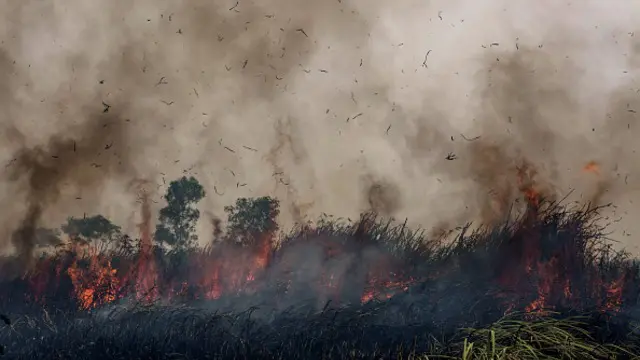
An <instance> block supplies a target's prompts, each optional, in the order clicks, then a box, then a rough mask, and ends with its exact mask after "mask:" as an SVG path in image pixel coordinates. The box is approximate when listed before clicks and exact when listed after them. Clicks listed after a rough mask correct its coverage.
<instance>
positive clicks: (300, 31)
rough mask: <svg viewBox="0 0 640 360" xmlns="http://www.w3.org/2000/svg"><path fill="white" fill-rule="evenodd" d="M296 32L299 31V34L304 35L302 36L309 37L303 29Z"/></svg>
mask: <svg viewBox="0 0 640 360" xmlns="http://www.w3.org/2000/svg"><path fill="white" fill-rule="evenodd" d="M296 31H297V32H299V33H302V35H304V36H306V37H309V35H307V33H306V32H305V31H304V29H303V28H300V29H296Z"/></svg>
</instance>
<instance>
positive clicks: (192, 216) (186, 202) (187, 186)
mask: <svg viewBox="0 0 640 360" xmlns="http://www.w3.org/2000/svg"><path fill="white" fill-rule="evenodd" d="M205 195H206V193H205V191H204V188H203V187H202V185H200V183H199V182H198V180H196V179H195V178H194V177H193V176H192V177H189V178H187V177H186V176H183V177H182V178H180V179H179V180H174V181H172V182H171V183H170V184H169V188H168V189H167V193H166V194H165V196H164V199H165V200H166V201H167V206H165V207H164V208H162V209H160V216H159V218H158V221H159V223H158V225H156V232H155V241H156V242H157V243H158V244H159V245H160V246H164V245H168V246H171V247H173V249H174V250H184V249H187V248H190V247H193V246H194V245H195V243H196V241H197V240H198V236H197V235H196V234H195V233H194V231H195V227H196V223H197V222H198V219H199V218H200V211H199V210H198V209H196V208H195V205H196V204H197V203H198V202H199V201H200V200H202V198H204V197H205Z"/></svg>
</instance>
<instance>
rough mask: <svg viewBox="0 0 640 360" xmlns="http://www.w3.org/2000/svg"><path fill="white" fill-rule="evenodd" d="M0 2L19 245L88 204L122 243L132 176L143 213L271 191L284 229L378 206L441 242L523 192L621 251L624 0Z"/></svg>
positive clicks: (11, 196) (10, 196)
mask: <svg viewBox="0 0 640 360" xmlns="http://www.w3.org/2000/svg"><path fill="white" fill-rule="evenodd" d="M2 8H3V12H2V26H0V104H1V106H2V108H3V111H2V113H1V114H0V121H1V127H2V135H1V136H2V142H1V144H2V147H3V148H2V151H1V152H0V153H1V154H2V158H1V159H0V160H1V161H4V164H5V165H4V166H5V168H4V171H3V176H2V191H3V197H2V200H3V206H2V208H3V209H4V211H3V213H2V224H0V225H1V228H2V229H3V231H4V234H5V236H4V238H5V239H12V242H13V246H14V247H15V248H16V249H17V250H18V251H20V252H21V253H23V254H26V253H29V252H31V251H32V250H33V248H34V246H35V244H34V242H33V240H32V239H34V238H35V237H34V233H35V231H36V229H37V228H38V227H39V226H45V225H49V226H52V225H57V224H59V223H60V222H61V221H63V220H64V217H66V216H72V215H73V216H81V215H82V213H84V212H86V213H98V212H99V213H102V214H104V215H105V216H106V217H108V218H111V219H113V220H114V222H116V223H118V224H119V225H122V226H123V227H124V228H125V229H127V228H128V229H129V230H134V229H135V225H136V224H137V223H139V222H140V220H139V219H138V217H139V214H138V212H139V204H137V203H136V194H135V191H134V190H132V187H131V184H132V181H139V180H145V181H147V182H149V183H151V184H157V186H156V185H151V186H149V188H150V189H151V191H152V193H151V195H150V196H151V201H152V204H151V205H152V206H154V207H155V208H156V209H157V207H159V206H161V204H160V203H159V199H160V196H161V194H162V193H163V192H164V189H165V186H166V185H165V184H166V183H168V181H169V180H170V179H173V178H175V177H177V176H179V175H181V174H182V173H191V174H194V175H195V176H197V177H198V179H199V180H200V181H202V182H203V184H204V186H205V188H207V189H209V191H208V193H209V194H210V195H209V196H208V197H207V198H205V201H204V202H203V204H202V206H203V207H204V209H203V210H206V211H207V213H210V214H213V215H212V218H216V219H217V216H218V214H221V209H222V207H223V206H224V205H227V204H230V203H232V202H233V201H234V199H235V198H237V197H241V196H243V197H249V196H260V195H272V196H276V197H278V198H280V199H281V201H282V203H283V209H282V210H283V212H282V215H283V220H284V222H285V224H286V223H289V224H290V223H291V222H294V221H295V222H300V221H305V220H307V219H313V218H315V217H316V216H317V215H319V214H320V213H321V212H326V213H331V214H335V215H337V216H345V217H349V216H350V217H355V216H357V214H358V213H360V212H361V211H365V210H371V209H373V210H376V211H378V212H380V213H381V214H384V215H385V216H391V217H395V218H397V219H404V218H405V217H408V218H409V220H410V222H413V223H418V224H420V225H422V226H424V227H426V228H428V229H431V228H433V229H436V230H437V231H440V230H446V229H447V228H450V227H455V226H457V225H460V224H461V223H464V222H466V221H471V220H474V221H485V222H486V221H496V220H499V219H501V218H502V217H504V216H505V214H506V213H507V212H508V211H509V208H510V207H511V205H512V203H513V201H515V200H516V199H518V198H519V197H520V196H521V192H520V190H521V189H519V187H521V186H522V182H523V181H529V182H532V183H535V186H536V188H537V190H538V191H540V192H542V193H544V194H546V195H547V196H548V197H551V198H562V197H563V196H564V195H566V194H567V193H569V192H570V191H571V190H574V191H573V192H572V193H571V194H572V196H571V198H570V199H571V201H573V200H576V201H580V202H587V201H594V202H597V203H607V202H614V204H615V205H616V206H617V212H619V214H616V215H615V216H616V217H612V218H611V219H612V221H617V220H615V219H617V216H622V217H623V220H622V221H621V222H620V223H619V224H618V225H619V227H618V228H616V229H615V230H616V231H617V233H616V235H615V236H614V237H617V238H619V239H621V240H623V245H626V246H628V247H629V246H634V245H635V244H630V243H624V239H626V235H627V234H629V233H631V234H633V233H634V230H635V231H637V230H640V229H638V228H637V226H638V225H634V224H632V222H633V220H632V219H633V217H634V216H636V213H635V212H634V209H635V208H636V205H635V203H636V202H637V201H638V200H640V199H638V190H639V188H638V187H639V185H640V182H639V181H640V178H639V176H640V173H639V172H638V170H640V167H639V164H638V161H637V160H636V154H635V153H636V149H635V145H634V140H635V138H636V137H637V136H638V135H640V134H639V133H638V132H639V131H640V127H639V126H638V123H637V121H638V118H639V116H640V113H639V112H640V99H639V97H640V92H639V90H638V89H639V88H640V85H639V84H638V75H639V72H638V65H640V43H639V42H638V37H639V36H640V35H636V31H637V30H638V29H637V24H640V8H638V7H637V6H635V5H634V4H633V3H632V2H628V1H627V2H625V1H616V2H605V1H598V0H593V1H587V0H584V1H581V2H579V3H566V2H559V1H507V0H503V1H501V0H491V1H482V2H478V1H462V0H459V1H450V0H449V1H427V2H425V1H414V0H409V1H404V2H389V1H379V0H376V1H357V0H354V1H348V0H338V1H285V0H267V1H259V2H258V1H255V2H254V1H246V0H240V1H235V0H232V1H220V0H216V1H204V0H194V1H183V2H175V1H167V0H160V1H158V0H154V1H151V0H140V1H136V2H135V5H134V3H132V2H127V1H122V0H116V1H99V0H82V1H79V0H71V1H64V2H63V1H52V2H41V1H35V0H25V1H14V2H10V1H8V0H4V3H3V6H2ZM639 34H640V33H639ZM588 164H592V165H591V166H587V165H588ZM585 166H587V167H585ZM585 169H587V170H590V171H585ZM523 172H524V173H523ZM525 173H526V174H525ZM523 174H524V175H523ZM525 178H526V179H525ZM165 179H166V181H165ZM214 190H215V191H214ZM154 199H156V200H154ZM156 202H157V203H156ZM152 210H155V209H152ZM134 215H135V216H134ZM624 219H626V220H627V223H625V222H624ZM629 220H631V221H629ZM199 226H200V227H201V229H200V231H201V232H202V233H203V234H211V233H212V229H211V228H210V227H211V223H210V222H206V221H201V222H200V225H199ZM634 226H635V227H634ZM11 234H13V235H11ZM200 238H201V239H207V237H206V236H201V237H200ZM7 243H8V242H7Z"/></svg>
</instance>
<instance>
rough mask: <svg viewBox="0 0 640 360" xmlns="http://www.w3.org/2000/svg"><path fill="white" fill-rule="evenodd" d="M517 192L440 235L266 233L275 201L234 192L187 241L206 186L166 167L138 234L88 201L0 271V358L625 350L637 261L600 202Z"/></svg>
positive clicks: (362, 222)
mask: <svg viewBox="0 0 640 360" xmlns="http://www.w3.org/2000/svg"><path fill="white" fill-rule="evenodd" d="M525 195H526V198H527V200H528V206H527V209H526V211H524V212H523V213H522V214H521V215H520V216H517V217H515V218H512V219H511V220H508V221H505V222H503V223H502V224H498V225H492V227H489V228H480V229H478V230H472V229H471V227H470V226H467V227H463V228H459V229H457V235H456V236H455V239H453V240H452V241H451V240H450V241H444V240H442V239H441V238H433V239H430V238H428V237H427V236H426V235H425V234H424V233H423V232H422V231H415V230H411V229H409V228H407V226H406V225H405V224H402V223H396V222H392V221H387V220H385V219H382V218H380V217H379V216H378V215H377V214H376V213H374V212H369V213H365V214H362V215H361V217H360V218H359V219H358V220H357V221H348V220H345V219H335V218H332V217H330V216H325V217H322V218H320V219H318V221H316V222H315V223H314V224H312V225H311V224H304V225H300V226H298V227H296V228H294V229H293V230H291V231H290V232H288V233H283V232H282V231H281V230H280V229H279V228H278V223H277V216H278V214H279V203H278V201H277V200H276V199H273V198H270V197H262V198H254V199H248V198H243V199H238V200H237V201H236V203H235V204H233V205H230V206H227V207H226V208H225V211H226V213H227V222H226V230H225V231H221V229H220V228H219V226H220V224H219V222H217V223H216V224H217V225H216V226H215V234H213V236H212V239H214V241H212V242H211V243H210V244H209V245H208V246H206V247H204V248H203V247H199V246H197V241H198V239H197V237H196V236H195V234H194V233H195V224H196V222H197V221H198V220H199V217H200V213H199V211H198V210H197V209H196V204H197V203H198V201H200V200H201V199H202V198H203V197H205V196H206V192H205V190H204V189H203V187H202V186H201V185H200V184H199V183H198V181H197V180H196V179H195V178H193V177H190V178H187V177H183V178H181V179H178V180H176V181H174V182H172V183H171V184H170V186H169V188H168V191H167V194H166V196H165V200H166V207H164V208H163V209H162V210H161V211H160V213H159V217H158V222H157V226H156V229H155V232H153V234H152V233H151V232H150V231H149V229H148V228H149V223H148V222H149V212H148V208H147V211H146V214H147V215H144V214H145V211H144V209H143V218H144V219H143V220H144V221H145V222H147V223H146V224H144V223H143V224H142V226H141V228H142V229H141V231H140V234H141V235H140V238H138V239H134V238H131V237H130V236H129V235H127V234H124V233H123V232H122V230H121V228H120V227H118V226H116V225H114V224H112V223H111V222H110V221H109V220H108V219H107V218H105V217H103V216H101V215H95V216H85V217H83V218H69V219H68V221H67V222H66V223H65V224H63V225H62V226H61V227H60V229H39V230H38V231H37V232H36V233H38V234H41V235H42V237H43V239H45V238H46V239H47V240H46V241H45V240H42V241H38V243H39V244H42V245H40V246H39V247H38V250H42V252H41V254H40V255H39V256H36V260H35V261H34V265H33V266H32V267H31V268H30V269H29V270H28V271H27V272H26V273H24V274H22V275H21V276H18V277H5V278H4V279H3V281H2V283H1V284H0V286H1V287H2V292H1V293H0V294H1V295H0V301H1V304H2V309H3V311H4V312H6V313H7V314H9V315H10V316H3V317H2V318H1V319H2V320H3V322H4V324H5V325H4V326H3V327H2V328H0V341H1V343H2V344H4V345H5V347H4V348H3V349H2V350H3V354H4V357H5V358H8V359H36V358H37V359H285V358H286V359H316V358H317V359H327V358H336V359H345V358H349V359H388V358H399V359H436V358H449V359H450V358H455V359H565V358H567V359H569V358H574V359H608V358H617V359H625V358H633V357H634V355H633V354H635V353H637V349H636V346H637V345H636V344H637V343H638V342H637V340H638V339H637V336H638V333H637V330H636V328H635V324H636V322H637V321H638V320H639V315H640V314H638V310H637V309H638V295H639V294H638V289H640V286H638V285H640V279H639V275H640V272H639V268H638V263H637V262H636V261H635V260H633V259H631V258H630V257H629V256H628V255H627V254H625V253H622V252H616V251H613V250H612V249H611V247H610V244H609V243H608V241H607V240H606V236H605V227H603V226H602V223H603V221H604V219H602V218H600V216H599V210H600V208H592V207H578V208H568V207H567V206H564V205H563V204H560V203H554V202H545V201H543V200H542V199H539V198H537V197H536V198H534V195H532V194H530V193H525ZM143 205H144V204H143ZM143 207H144V206H143ZM145 227H146V230H145ZM22 256H24V255H22ZM18 258H21V257H18ZM15 261H16V258H14V257H6V258H4V259H2V262H1V263H0V264H2V266H3V267H5V268H11V267H12V266H15V265H12V264H14V263H15ZM2 273H8V272H4V271H3V272H2Z"/></svg>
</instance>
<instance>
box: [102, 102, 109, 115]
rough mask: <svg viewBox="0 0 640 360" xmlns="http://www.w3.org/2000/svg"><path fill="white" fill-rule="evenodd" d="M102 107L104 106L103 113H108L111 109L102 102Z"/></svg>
mask: <svg viewBox="0 0 640 360" xmlns="http://www.w3.org/2000/svg"><path fill="white" fill-rule="evenodd" d="M102 106H104V109H102V112H103V113H108V112H109V109H111V105H109V104H107V103H106V102H104V101H103V102H102Z"/></svg>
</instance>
